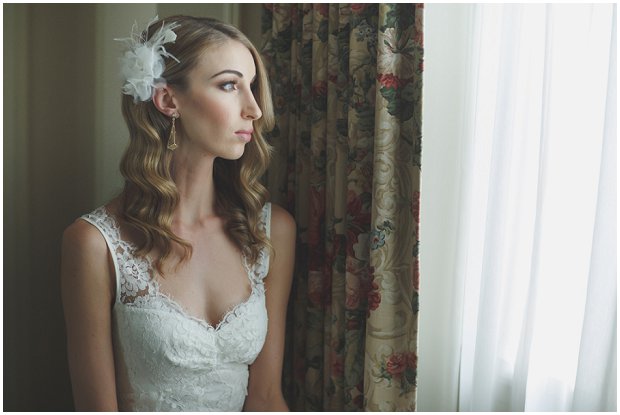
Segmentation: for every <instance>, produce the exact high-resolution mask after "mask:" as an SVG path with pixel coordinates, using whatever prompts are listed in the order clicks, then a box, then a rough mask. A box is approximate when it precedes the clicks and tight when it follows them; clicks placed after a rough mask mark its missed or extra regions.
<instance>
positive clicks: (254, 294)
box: [85, 206, 269, 331]
mask: <svg viewBox="0 0 620 415" xmlns="http://www.w3.org/2000/svg"><path fill="white" fill-rule="evenodd" d="M268 213H269V210H268V206H265V208H263V215H262V220H261V225H262V226H263V229H264V228H265V226H266V222H267V218H266V215H267V214H268ZM85 217H86V218H88V219H89V220H91V221H93V222H95V223H96V224H97V225H99V226H100V227H101V228H102V229H103V230H104V232H105V233H106V234H107V235H108V237H109V238H110V243H111V244H112V245H113V246H112V247H110V248H111V250H113V252H114V254H115V256H116V259H117V263H118V271H119V272H120V275H117V277H116V278H117V285H118V287H120V296H119V295H118V294H117V298H119V299H120V303H122V304H123V305H126V306H135V307H144V306H147V305H148V306H156V307H157V308H160V307H159V305H160V304H158V303H163V304H165V305H166V306H167V309H172V310H175V311H176V312H178V313H180V314H181V315H183V316H184V317H186V318H188V319H190V320H192V321H195V322H197V323H200V324H201V325H202V326H204V327H206V328H207V329H210V330H214V331H218V330H219V329H220V328H221V327H223V326H225V325H226V324H228V323H230V321H231V320H233V319H234V318H235V317H239V315H240V311H242V310H243V309H244V308H246V307H247V306H248V305H249V304H251V303H252V302H253V301H255V299H256V298H259V297H260V296H261V295H264V293H265V286H264V283H263V279H264V278H265V277H266V276H267V272H268V265H267V264H268V254H267V250H266V249H262V250H261V251H260V253H259V257H258V260H257V262H256V264H254V266H250V264H249V263H248V260H247V256H246V255H245V254H244V253H242V261H243V266H244V269H245V271H246V274H247V276H248V279H249V280H250V286H251V292H250V295H249V296H248V298H247V299H246V300H244V301H243V302H241V303H239V304H236V305H234V306H232V307H231V308H229V309H228V310H227V311H226V312H225V313H224V316H223V317H222V318H221V319H220V321H219V322H218V323H217V324H215V325H213V324H211V323H209V322H208V321H207V320H206V319H203V318H199V317H196V316H193V315H191V314H190V313H189V312H188V311H187V309H186V308H185V307H183V305H181V304H180V303H179V302H178V301H176V300H174V299H173V298H172V297H171V296H170V295H168V294H166V293H165V292H164V291H162V289H161V287H160V284H159V282H158V281H157V280H155V279H154V278H152V277H151V275H152V269H153V266H152V265H153V262H152V259H151V258H150V257H148V256H146V257H141V256H137V255H136V254H135V252H136V251H137V247H136V246H135V245H134V244H132V243H131V242H128V241H125V240H123V239H121V235H120V226H119V224H118V222H117V221H116V219H115V218H114V217H113V216H112V215H111V214H110V213H109V212H108V211H107V209H106V208H105V206H101V207H99V208H97V209H96V210H94V211H93V212H92V213H90V214H88V215H85ZM156 300H162V301H156Z"/></svg>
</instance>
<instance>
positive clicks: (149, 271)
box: [102, 206, 257, 332]
mask: <svg viewBox="0 0 620 415" xmlns="http://www.w3.org/2000/svg"><path fill="white" fill-rule="evenodd" d="M102 209H103V211H104V214H105V215H106V216H107V217H108V218H110V219H111V220H112V223H113V226H114V228H115V229H116V233H117V235H116V238H117V239H118V240H119V241H122V242H123V243H125V244H126V245H127V248H128V254H129V255H131V257H132V258H133V259H134V260H135V261H141V262H143V263H144V264H145V265H146V272H145V273H146V275H145V278H147V284H149V285H151V286H152V287H153V288H154V290H155V292H154V293H151V292H150V290H149V293H148V294H146V296H147V297H149V296H152V297H154V298H161V299H163V300H164V303H165V304H167V305H168V306H169V307H170V308H171V309H172V310H174V311H176V312H178V313H179V314H181V315H182V316H183V317H185V318H187V319H189V320H192V321H195V322H197V323H199V324H200V325H202V326H203V327H205V328H207V329H209V330H212V331H216V332H217V331H219V330H220V329H221V328H222V327H224V326H226V325H227V324H228V323H229V322H230V321H232V320H234V319H232V318H231V316H237V315H238V314H237V312H238V310H239V309H241V308H243V307H245V306H246V305H248V304H249V303H250V302H251V301H252V299H253V298H254V296H255V294H256V292H257V290H256V282H255V281H254V280H253V279H252V270H251V268H250V266H249V264H248V262H247V257H246V256H245V254H244V253H243V252H241V261H242V266H243V269H244V271H245V274H246V277H247V278H248V280H249V282H250V294H249V295H248V297H247V298H246V299H245V300H243V301H241V302H240V303H237V304H235V305H234V306H232V307H230V308H229V309H228V310H227V311H226V312H225V313H224V314H223V316H222V317H221V318H220V320H219V321H218V322H217V323H216V324H213V323H211V322H209V321H208V320H207V319H206V318H203V317H198V316H194V315H193V314H191V313H190V312H189V311H187V308H186V307H185V306H184V305H183V304H182V303H181V302H179V301H178V300H176V299H174V297H173V296H171V295H170V294H168V293H166V292H165V291H164V290H162V289H161V284H160V283H159V281H157V279H156V278H155V274H154V271H153V259H152V258H151V257H150V256H149V255H144V256H143V257H141V256H137V255H136V254H135V252H136V251H137V247H136V245H135V244H134V243H133V242H131V241H128V240H126V239H123V238H122V237H121V227H120V223H119V221H118V220H117V219H116V217H115V216H114V214H113V213H112V212H110V211H109V210H108V208H107V207H105V206H102ZM119 271H120V270H119ZM119 288H120V287H119ZM117 296H118V294H117Z"/></svg>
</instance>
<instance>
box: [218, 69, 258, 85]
mask: <svg viewBox="0 0 620 415" xmlns="http://www.w3.org/2000/svg"><path fill="white" fill-rule="evenodd" d="M225 73H231V74H233V75H237V76H238V77H239V78H243V74H242V73H241V72H239V71H235V70H233V69H224V70H223V71H220V72H218V73H216V74H215V75H213V76H211V78H209V79H213V78H215V77H216V76H220V75H222V74H225ZM254 80H256V75H254V78H253V79H252V82H254Z"/></svg>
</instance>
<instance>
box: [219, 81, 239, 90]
mask: <svg viewBox="0 0 620 415" xmlns="http://www.w3.org/2000/svg"><path fill="white" fill-rule="evenodd" d="M220 88H221V89H222V90H223V91H226V92H232V91H236V90H237V89H238V88H237V81H228V82H224V83H223V84H220Z"/></svg>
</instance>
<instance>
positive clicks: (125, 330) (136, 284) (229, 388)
mask: <svg viewBox="0 0 620 415" xmlns="http://www.w3.org/2000/svg"><path fill="white" fill-rule="evenodd" d="M82 218H83V219H84V220H86V221H88V222H89V223H91V224H93V225H94V226H95V227H97V229H99V231H100V232H101V233H102V234H103V236H104V238H105V240H106V242H107V244H108V248H109V249H110V252H111V254H112V258H113V260H114V266H115V269H116V293H117V294H116V302H115V304H114V307H113V312H112V313H113V344H114V360H115V366H116V389H117V397H118V406H119V410H126V411H127V410H129V411H241V410H242V408H243V403H244V401H245V397H246V395H247V384H248V365H250V364H251V363H252V362H253V361H254V360H255V359H256V356H257V355H258V353H259V352H260V350H261V349H262V347H263V343H264V341H265V336H266V333H267V310H266V308H265V287H264V285H263V278H264V277H265V276H266V274H267V270H268V268H269V256H268V254H267V252H266V251H263V252H261V254H260V257H259V261H258V262H257V264H256V265H254V266H251V267H250V266H248V264H247V262H245V260H244V265H245V268H246V270H247V273H248V278H249V279H250V283H251V286H252V292H251V294H250V296H249V297H248V299H247V300H246V301H244V302H243V303H241V304H239V305H237V306H235V307H234V308H233V309H232V310H230V311H229V312H228V313H226V315H225V316H224V318H223V319H222V321H221V322H220V323H219V324H217V326H215V327H213V326H211V325H210V324H209V323H208V322H207V321H205V320H201V319H198V318H196V317H192V316H190V315H189V314H188V313H187V312H186V311H185V310H184V309H183V308H182V307H181V306H180V305H179V304H178V303H176V302H175V301H174V300H173V299H171V298H170V297H168V296H167V295H166V294H165V293H163V292H162V291H161V290H160V288H159V286H158V284H157V281H155V280H153V279H151V277H150V275H151V266H152V264H151V263H150V260H148V259H145V258H141V257H137V256H135V255H134V253H135V250H136V248H135V246H134V245H132V244H131V243H129V242H127V241H124V240H122V239H121V237H120V231H119V226H118V223H117V222H116V220H115V218H114V217H113V216H111V215H110V214H109V213H108V212H107V211H106V209H105V208H104V207H100V208H98V209H96V210H95V211H93V212H92V213H90V214H88V215H84V216H83V217H82ZM270 220H271V205H270V204H269V203H268V204H266V205H265V207H264V208H263V212H262V222H263V226H264V227H265V230H266V232H267V234H269V229H270Z"/></svg>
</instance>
